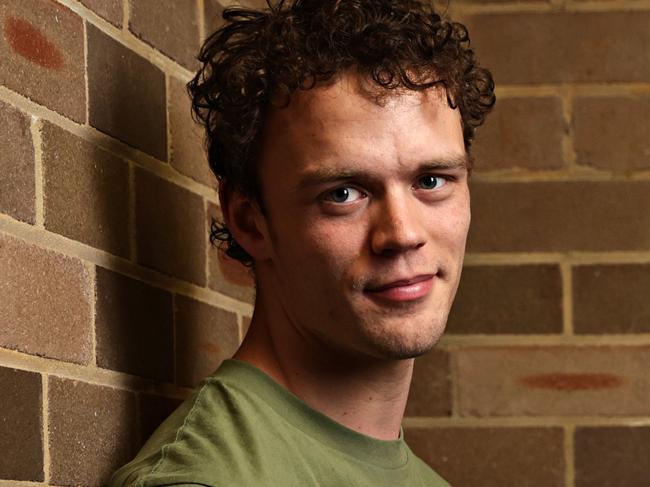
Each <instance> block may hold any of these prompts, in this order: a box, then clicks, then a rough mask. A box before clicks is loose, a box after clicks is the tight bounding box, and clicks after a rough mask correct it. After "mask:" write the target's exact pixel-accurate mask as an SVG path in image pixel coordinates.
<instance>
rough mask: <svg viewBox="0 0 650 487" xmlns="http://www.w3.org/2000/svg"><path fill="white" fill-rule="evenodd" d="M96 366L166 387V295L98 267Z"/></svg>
mask: <svg viewBox="0 0 650 487" xmlns="http://www.w3.org/2000/svg"><path fill="white" fill-rule="evenodd" d="M95 327H96V337H97V338H96V340H97V365H98V366H100V367H104V368H107V369H113V370H119V371H121V372H126V373H129V374H134V375H140V376H143V377H149V378H152V379H157V380H160V381H166V382H171V381H172V379H173V367H174V363H173V360H174V359H173V355H174V352H173V348H174V347H173V332H172V297H171V294H170V293H169V292H167V291H164V290H162V289H158V288H155V287H152V286H149V285H148V284H145V283H144V282H141V281H136V280H135V279H130V278H128V277H126V276H122V275H120V274H117V273H115V272H112V271H109V270H108V269H104V268H102V267H97V304H96V318H95Z"/></svg>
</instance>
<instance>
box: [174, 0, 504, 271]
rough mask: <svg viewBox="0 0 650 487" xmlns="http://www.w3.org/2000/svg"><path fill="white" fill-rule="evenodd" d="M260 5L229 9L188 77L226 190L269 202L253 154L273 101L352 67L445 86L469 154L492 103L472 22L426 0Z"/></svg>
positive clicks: (385, 79) (237, 252) (280, 102)
mask: <svg viewBox="0 0 650 487" xmlns="http://www.w3.org/2000/svg"><path fill="white" fill-rule="evenodd" d="M267 3H268V8H267V9H265V10H263V11H258V10H252V9H247V8H242V7H230V8H227V9H225V10H224V12H223V19H224V20H225V23H224V25H223V26H222V27H221V28H219V29H218V30H217V31H216V32H215V33H214V34H212V35H211V36H210V37H209V38H208V39H207V40H206V41H205V43H204V44H203V46H202V48H201V51H200V53H199V56H198V59H199V61H201V63H202V67H201V69H200V70H199V71H198V73H197V74H196V76H195V77H194V78H193V79H192V80H191V81H190V82H189V83H188V85H187V88H188V91H189V93H190V96H191V98H192V109H193V113H194V116H195V118H197V119H198V120H199V121H200V122H201V123H202V124H204V125H205V129H206V145H207V149H208V159H209V164H210V168H211V170H212V171H213V172H214V174H215V175H216V176H217V179H218V180H219V181H220V182H222V183H223V184H224V189H225V190H226V191H231V190H237V191H241V192H243V193H244V194H245V195H246V196H248V197H250V198H251V199H253V200H254V201H257V202H258V204H259V205H260V207H261V208H262V209H263V208H264V205H263V201H262V199H261V192H260V190H259V189H260V188H259V181H258V177H257V170H256V158H257V157H256V156H257V151H258V149H259V147H258V146H259V140H260V134H261V131H262V127H263V125H264V120H265V114H266V112H267V110H268V108H269V106H286V105H288V103H289V101H290V96H291V94H292V93H293V92H295V91H297V90H308V89H311V88H313V87H314V86H316V85H317V84H322V83H325V82H328V81H332V80H334V79H335V77H336V76H337V75H339V74H341V73H343V72H346V71H350V70H355V71H356V72H357V73H358V74H359V75H361V76H363V77H366V78H368V79H371V80H372V81H374V83H375V84H376V85H377V86H378V87H379V88H383V89H385V90H393V89H396V88H399V87H402V88H406V89H410V90H424V89H427V88H431V87H433V86H434V85H443V86H444V88H445V89H446V93H447V99H448V102H449V104H450V106H451V107H452V108H458V109H459V110H460V114H461V119H462V128H463V137H464V143H465V148H466V150H468V151H469V148H470V145H471V142H472V139H473V137H474V131H475V129H476V127H478V126H479V125H481V124H482V123H483V121H484V120H485V117H486V115H487V113H488V112H489V111H490V109H491V108H492V106H493V105H494V103H495V96H494V82H493V80H492V75H491V74H490V72H489V71H487V70H486V69H483V68H481V67H479V66H478V64H477V62H476V60H475V58H474V52H473V51H472V49H470V46H469V36H468V33H467V29H466V28H465V27H464V26H463V25H462V24H459V23H455V22H448V21H445V20H442V18H441V17H440V16H439V15H438V14H437V13H436V12H435V11H434V9H433V6H432V5H431V4H430V3H428V2H425V1H420V0H288V1H287V0H276V1H273V0H267ZM216 240H219V241H222V242H226V243H227V249H226V254H227V255H228V256H229V257H232V258H234V259H236V260H238V261H240V262H242V263H243V264H244V265H246V266H251V265H252V264H253V260H252V258H251V256H250V255H249V254H248V253H247V252H246V251H245V250H244V249H243V248H242V247H241V246H239V245H238V244H237V242H236V241H235V240H234V239H233V237H232V234H231V233H230V231H229V230H228V228H227V227H226V226H225V225H223V224H220V223H218V222H217V221H216V220H214V219H213V220H212V226H211V230H210V242H211V243H212V244H214V242H215V241H216Z"/></svg>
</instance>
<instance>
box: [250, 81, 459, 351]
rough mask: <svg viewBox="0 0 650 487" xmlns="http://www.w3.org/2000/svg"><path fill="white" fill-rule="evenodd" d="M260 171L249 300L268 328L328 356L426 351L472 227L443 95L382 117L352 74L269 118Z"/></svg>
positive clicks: (438, 331)
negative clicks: (259, 224)
mask: <svg viewBox="0 0 650 487" xmlns="http://www.w3.org/2000/svg"><path fill="white" fill-rule="evenodd" d="M259 167H260V181H261V187H262V194H263V198H264V202H265V205H266V209H267V224H268V228H269V232H270V235H271V239H270V241H271V252H270V254H271V257H270V258H269V259H268V260H264V261H262V262H256V273H257V275H258V280H259V285H260V289H259V292H260V293H261V294H263V295H264V299H266V300H272V301H274V302H275V303H276V304H277V305H279V306H276V307H275V308H276V309H281V310H282V312H281V314H282V316H278V317H273V316H271V317H270V319H271V320H276V321H277V322H281V323H284V324H283V325H282V326H291V327H294V328H295V331H297V332H298V333H300V335H301V336H303V337H304V338H305V339H307V340H309V341H310V342H312V343H315V344H317V345H320V346H325V347H328V348H329V349H330V351H334V352H336V353H345V354H347V355H354V356H359V355H363V356H370V357H375V358H381V359H401V358H408V357H414V356H418V355H420V354H422V353H424V352H426V351H427V350H429V349H430V348H431V347H432V346H433V345H434V344H435V343H436V342H437V341H438V339H439V338H440V336H441V335H442V333H443V331H444V328H445V323H446V321H447V315H448V313H449V309H450V307H451V304H452V300H453V298H454V295H455V293H456V289H457V286H458V281H459V279H460V272H461V268H462V262H463V255H464V251H465V241H466V236H467V231H468V227H469V223H470V209H469V190H468V186H467V167H466V153H465V148H464V143H463V135H462V129H461V120H460V115H459V113H458V110H452V109H451V108H450V107H449V105H448V103H447V99H446V95H445V93H444V92H443V91H441V90H439V89H432V90H428V91H427V92H419V93H418V92H412V91H407V92H401V93H399V94H391V95H389V96H388V98H386V100H385V102H384V103H382V105H379V104H377V103H376V102H374V101H373V100H372V99H371V98H369V97H368V96H367V95H365V94H364V92H362V91H360V90H359V81H358V78H357V77H354V76H352V75H347V76H344V77H342V78H341V79H340V80H339V81H337V82H336V83H334V84H333V85H331V86H327V87H319V88H316V89H312V90H309V91H306V92H299V93H298V94H296V95H295V96H293V98H292V101H291V104H290V105H289V107H287V108H283V109H276V110H274V111H272V113H271V114H270V116H269V118H268V123H267V128H266V131H265V136H264V141H263V145H262V156H261V160H260V166H259ZM405 280H406V281H408V282H406V283H404V282H402V284H406V285H401V286H399V285H398V286H396V285H394V284H395V282H396V281H405ZM416 281H419V282H416ZM391 284H393V285H392V286H391ZM397 284H400V283H397Z"/></svg>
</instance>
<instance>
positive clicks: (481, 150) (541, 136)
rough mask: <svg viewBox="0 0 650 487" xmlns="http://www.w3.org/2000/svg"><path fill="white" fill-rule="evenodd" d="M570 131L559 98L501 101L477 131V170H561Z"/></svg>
mask: <svg viewBox="0 0 650 487" xmlns="http://www.w3.org/2000/svg"><path fill="white" fill-rule="evenodd" d="M566 131H567V127H566V124H565V122H564V119H563V115H562V102H561V101H560V99H559V98H552V97H543V98H500V99H499V101H498V103H497V104H496V105H495V109H494V112H493V113H491V114H490V116H489V117H488V118H487V121H486V123H485V125H484V126H482V127H481V128H480V129H479V130H478V131H477V132H476V134H477V137H476V141H475V143H474V146H473V148H472V150H473V153H474V158H475V160H476V169H477V170H478V171H489V170H497V169H512V168H522V169H533V170H541V169H558V168H561V167H562V166H563V165H564V162H563V158H562V137H563V136H564V133H565V132H566Z"/></svg>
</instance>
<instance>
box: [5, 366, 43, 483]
mask: <svg viewBox="0 0 650 487" xmlns="http://www.w3.org/2000/svg"><path fill="white" fill-rule="evenodd" d="M0 391H2V400H0V451H2V452H3V455H0V479H7V480H31V481H34V482H42V481H43V445H42V442H43V439H42V433H41V432H42V430H43V415H42V411H41V404H42V388H41V376H40V374H35V373H34V372H25V371H23V370H16V369H8V368H5V367H0Z"/></svg>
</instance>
